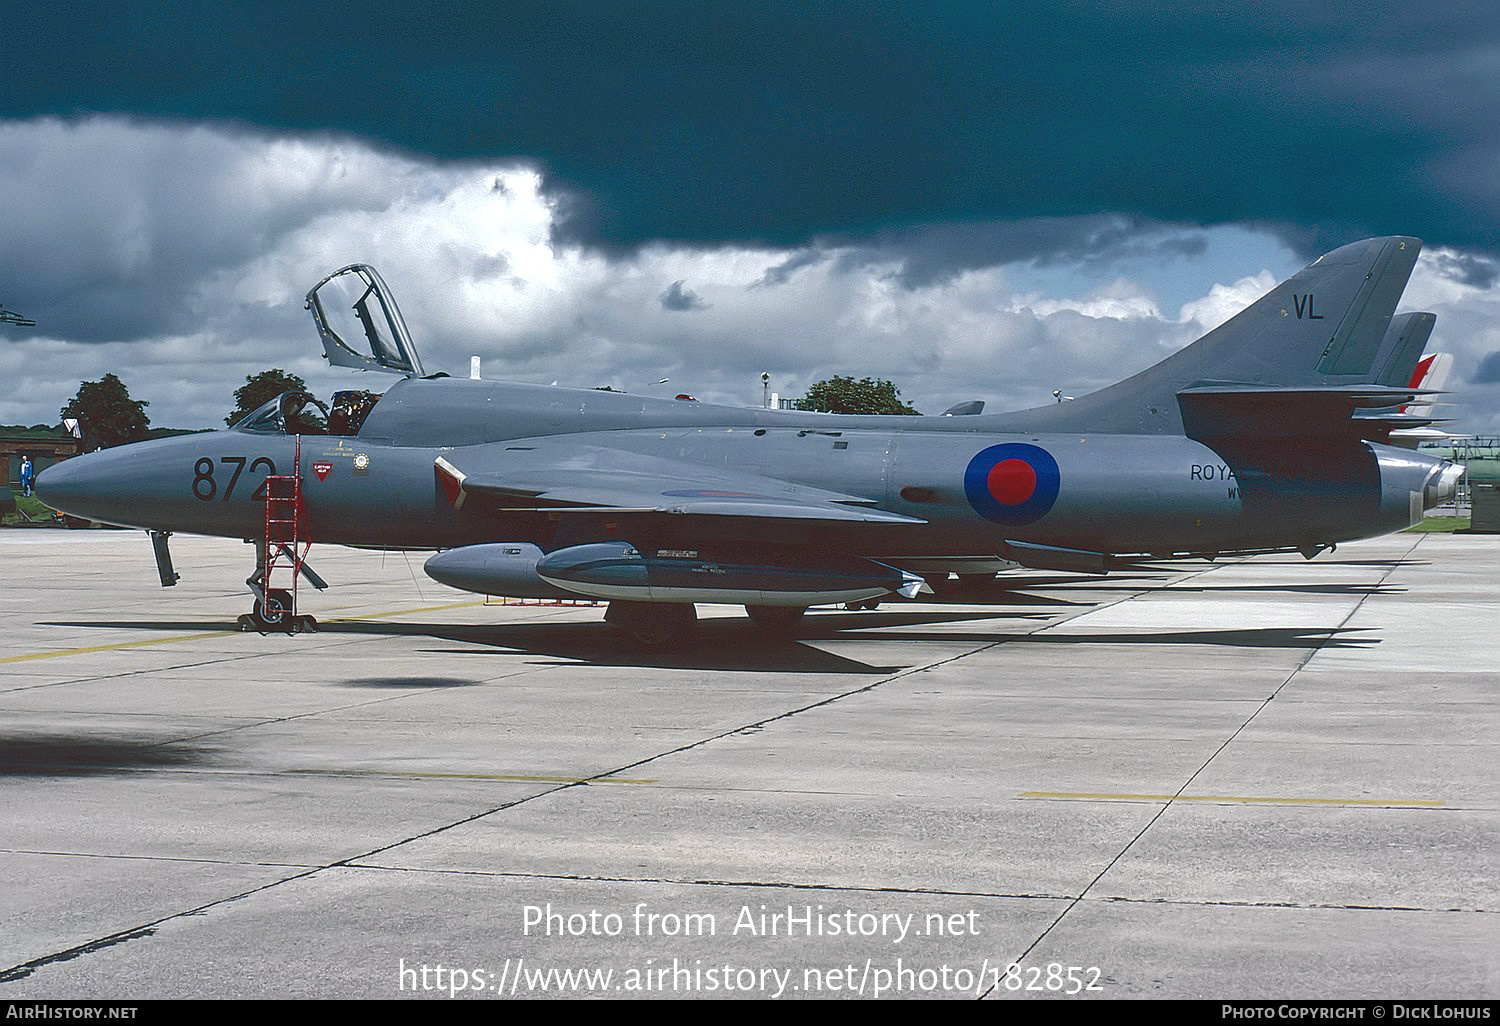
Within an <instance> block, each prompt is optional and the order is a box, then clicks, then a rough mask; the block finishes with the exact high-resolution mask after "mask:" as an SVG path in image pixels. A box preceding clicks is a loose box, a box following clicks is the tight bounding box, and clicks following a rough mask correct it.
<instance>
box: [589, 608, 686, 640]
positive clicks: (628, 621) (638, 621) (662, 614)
mask: <svg viewBox="0 0 1500 1026" xmlns="http://www.w3.org/2000/svg"><path fill="white" fill-rule="evenodd" d="M604 619H605V620H606V621H607V622H609V623H611V624H613V625H614V626H616V627H618V628H619V629H620V630H622V631H624V632H625V633H626V634H628V635H630V637H631V638H633V639H634V640H635V642H636V644H638V645H642V646H644V647H646V648H665V647H666V646H668V645H671V644H674V643H676V642H680V641H683V640H686V639H687V638H688V637H690V636H691V635H692V633H693V629H694V628H695V627H697V625H698V611H697V609H695V608H694V606H693V604H692V603H691V602H623V601H620V600H619V599H616V600H615V601H613V602H611V603H610V604H609V608H608V609H607V610H605V612H604Z"/></svg>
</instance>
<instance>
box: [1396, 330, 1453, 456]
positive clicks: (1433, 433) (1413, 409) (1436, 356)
mask: <svg viewBox="0 0 1500 1026" xmlns="http://www.w3.org/2000/svg"><path fill="white" fill-rule="evenodd" d="M1452 374H1453V354H1452V353H1429V354H1428V355H1426V356H1424V357H1422V359H1420V360H1418V361H1417V367H1416V370H1414V371H1412V375H1411V382H1410V386H1409V387H1411V388H1420V389H1424V390H1427V391H1431V392H1441V391H1442V390H1443V386H1445V385H1446V384H1447V383H1448V378H1449V377H1450V376H1451V375H1452ZM1436 407H1437V400H1436V399H1435V398H1429V397H1426V396H1424V397H1423V398H1421V399H1418V400H1416V401H1415V402H1411V403H1407V404H1406V405H1405V406H1403V407H1401V412H1402V413H1405V414H1409V415H1411V416H1415V417H1432V416H1434V410H1435V408H1436ZM1466 437H1468V436H1466V435H1455V434H1454V433H1453V432H1451V431H1444V430H1443V429H1442V428H1438V427H1417V428H1402V429H1400V430H1398V431H1392V432H1391V444H1392V445H1401V446H1405V447H1406V448H1408V449H1415V448H1416V447H1417V446H1419V445H1421V444H1422V443H1423V442H1443V441H1447V440H1449V439H1452V438H1466Z"/></svg>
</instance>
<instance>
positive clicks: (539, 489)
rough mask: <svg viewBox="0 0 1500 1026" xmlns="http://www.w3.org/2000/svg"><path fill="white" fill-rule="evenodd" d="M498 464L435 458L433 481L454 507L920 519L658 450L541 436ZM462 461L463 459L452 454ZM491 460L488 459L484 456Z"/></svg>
mask: <svg viewBox="0 0 1500 1026" xmlns="http://www.w3.org/2000/svg"><path fill="white" fill-rule="evenodd" d="M500 456H501V459H500V460H499V462H500V463H502V464H503V469H493V470H481V471H478V472H476V473H474V474H468V473H465V472H464V471H463V470H462V469H460V468H459V467H458V466H456V465H455V464H454V463H452V462H449V461H448V460H447V459H445V458H443V457H438V459H437V460H436V461H435V463H434V473H435V474H436V476H437V481H438V484H439V486H440V487H442V489H443V491H444V492H445V493H446V494H447V495H448V498H449V499H450V500H451V501H452V502H453V505H454V507H455V508H463V507H464V506H465V505H472V504H474V503H483V504H484V506H485V507H486V508H488V509H491V510H495V511H502V510H503V511H510V512H517V511H530V510H537V511H546V512H556V513H567V512H610V513H622V514H627V513H669V514H689V515H696V516H721V517H724V516H728V517H761V518H773V519H782V520H825V521H837V522H843V523H873V524H921V523H925V521H923V520H919V519H917V518H915V517H908V516H903V515H901V514H899V513H889V512H887V511H885V510H882V509H875V508H873V507H874V505H875V503H874V501H873V500H871V499H866V498H863V497H861V496H858V495H847V494H844V493H842V492H835V491H829V490H827V489H823V488H813V487H809V486H807V485H800V484H794V483H792V482H790V481H784V480H781V479H779V478H774V477H767V476H766V475H764V474H756V473H752V472H748V471H741V470H728V469H725V468H722V467H705V466H700V465H698V464H693V463H686V462H682V461H680V460H671V459H666V458H663V457H660V456H646V455H642V454H640V453H634V452H626V451H623V450H620V449H610V448H606V447H604V446H596V445H581V444H578V443H575V442H568V441H551V440H547V439H539V440H536V441H534V442H527V443H524V444H517V445H511V446H507V447H506V449H505V451H504V452H503V453H501V454H500ZM456 459H458V460H460V461H461V460H462V457H456ZM487 462H490V461H487Z"/></svg>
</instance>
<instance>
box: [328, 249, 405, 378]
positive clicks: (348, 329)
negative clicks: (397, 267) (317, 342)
mask: <svg viewBox="0 0 1500 1026" xmlns="http://www.w3.org/2000/svg"><path fill="white" fill-rule="evenodd" d="M306 306H307V309H308V310H310V311H312V315H313V323H314V324H316V325H317V326H318V337H319V338H320V339H322V340H323V355H324V356H325V357H327V358H328V362H329V363H331V364H333V365H334V366H335V367H354V368H357V369H359V370H375V371H385V372H387V373H390V374H405V375H407V376H408V377H415V378H419V377H421V376H422V373H423V372H422V360H421V358H420V357H418V356H417V349H416V346H414V345H412V341H411V336H410V335H408V334H407V332H406V322H405V321H404V320H402V319H401V311H400V310H399V309H397V307H396V300H395V299H394V298H393V297H392V296H391V290H390V288H389V287H388V286H387V285H386V283H385V282H384V280H382V279H381V277H380V273H379V272H378V271H376V270H375V268H373V267H371V266H370V265H369V264H350V265H349V266H348V267H341V268H339V269H338V270H337V271H334V272H333V273H332V274H330V275H329V276H328V277H326V278H324V279H323V280H322V281H320V282H318V284H316V285H314V286H313V288H312V291H311V292H309V293H308V294H307V304H306Z"/></svg>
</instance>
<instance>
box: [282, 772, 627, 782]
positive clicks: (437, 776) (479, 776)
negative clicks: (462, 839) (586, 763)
mask: <svg viewBox="0 0 1500 1026" xmlns="http://www.w3.org/2000/svg"><path fill="white" fill-rule="evenodd" d="M288 772H291V773H316V774H322V775H325V776H331V777H402V778H410V779H412V780H499V781H502V782H505V783H515V784H654V783H656V781H655V780H644V779H631V778H629V777H538V776H525V775H522V774H502V773H405V772H401V771H399V770H360V769H294V770H289V771H288Z"/></svg>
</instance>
